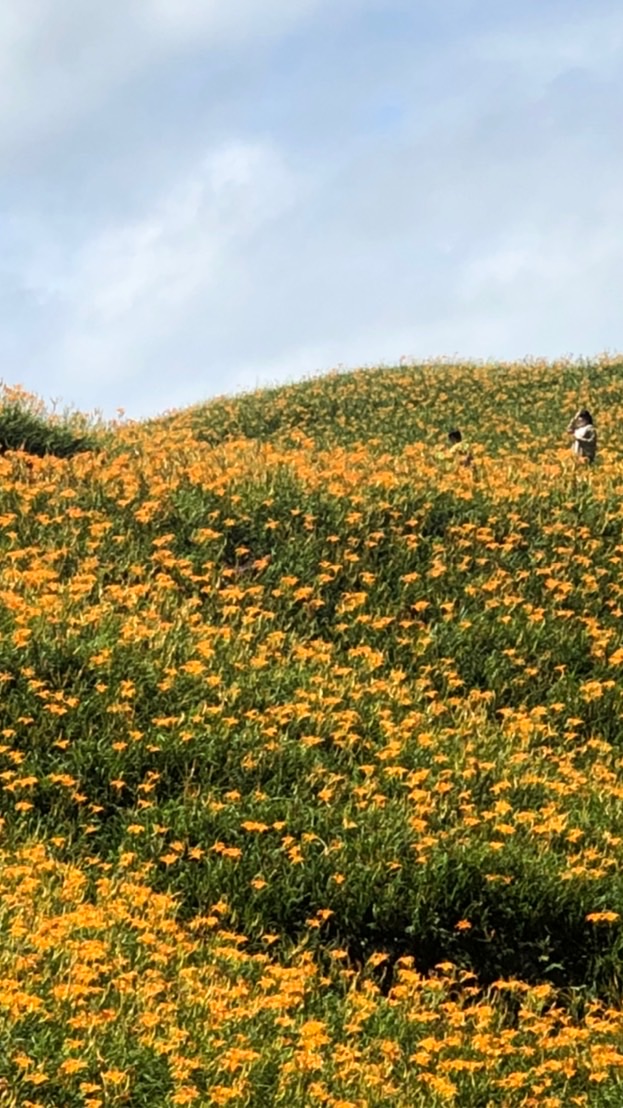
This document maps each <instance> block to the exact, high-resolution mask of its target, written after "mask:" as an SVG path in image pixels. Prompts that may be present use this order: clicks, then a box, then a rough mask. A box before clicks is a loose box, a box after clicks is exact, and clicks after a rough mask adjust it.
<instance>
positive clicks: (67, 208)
mask: <svg viewBox="0 0 623 1108" xmlns="http://www.w3.org/2000/svg"><path fill="white" fill-rule="evenodd" d="M621 74H623V8H622V7H621V5H620V4H619V3H618V2H610V0H591V2H590V3H589V2H588V0H582V2H580V0H564V2H562V0H521V3H520V2H519V0H434V2H433V0H408V2H407V0H296V2H295V3H294V2H293V0H228V2H227V3H226V4H223V3H216V2H215V0H123V2H121V0H108V2H107V3H106V4H96V3H95V2H94V0H3V4H2V7H1V10H0V168H1V170H2V172H1V174H0V359H1V361H0V377H1V378H2V379H3V380H4V381H6V382H8V383H18V382H19V383H21V384H23V385H24V386H25V387H27V388H29V389H31V390H32V391H35V392H38V393H39V394H40V395H42V396H44V397H45V398H46V399H50V398H52V399H58V400H60V401H61V402H63V403H66V404H73V405H75V406H77V407H79V408H81V409H83V410H86V411H92V410H95V409H99V410H100V411H102V412H104V413H105V414H106V415H110V414H113V413H114V411H115V409H116V408H118V407H122V408H124V409H125V410H126V412H127V414H128V415H129V416H132V417H135V418H137V417H141V416H146V415H149V414H153V413H156V412H160V411H163V410H165V409H167V408H171V407H178V406H184V405H186V404H191V403H194V402H198V401H200V400H202V399H206V398H208V397H210V396H214V395H217V394H221V393H223V392H232V391H234V390H239V389H246V388H254V387H255V386H257V385H261V384H265V383H266V384H268V383H274V382H277V381H284V380H292V379H295V378H297V377H300V376H302V375H305V374H310V373H315V372H322V371H325V370H328V369H330V368H333V367H335V366H338V365H344V366H358V365H368V364H374V363H392V362H394V363H395V362H397V361H398V360H399V359H400V358H405V359H413V360H417V359H419V358H428V357H434V356H441V355H444V356H453V355H457V356H460V357H461V358H469V357H473V358H489V357H493V358H521V357H524V356H527V355H529V356H540V355H545V356H549V357H554V356H557V355H564V354H575V355H578V356H580V355H590V354H595V353H598V352H601V351H603V350H610V351H612V350H618V349H621V348H623V341H622V335H621V331H622V326H623V321H622V314H621V306H620V301H621V290H622V288H623V189H622V188H621V185H620V181H621V178H622V176H623V130H622V127H621V121H622V120H623V78H622V77H621Z"/></svg>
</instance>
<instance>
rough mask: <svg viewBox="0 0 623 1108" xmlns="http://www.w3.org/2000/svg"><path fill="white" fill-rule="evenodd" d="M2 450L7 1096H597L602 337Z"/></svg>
mask: <svg viewBox="0 0 623 1108" xmlns="http://www.w3.org/2000/svg"><path fill="white" fill-rule="evenodd" d="M582 405H585V406H587V407H589V408H590V409H591V411H592V412H593V414H594V417H595V421H596V424H597V429H598V434H599V450H598V455H597V460H596V463H595V465H594V466H587V465H582V464H578V463H577V461H576V460H575V459H574V458H573V456H572V454H571V452H570V449H569V441H568V437H567V436H566V435H565V427H566V424H567V423H568V421H569V419H570V417H571V416H572V415H573V413H574V412H575V410H576V409H577V408H578V407H579V406H582ZM454 426H458V427H460V428H461V429H462V431H463V433H464V435H465V437H466V439H467V440H468V441H469V445H470V449H471V452H472V456H473V462H472V464H471V465H469V466H465V465H462V464H460V463H459V462H457V459H456V457H453V456H452V455H451V454H450V453H449V451H448V450H447V448H446V443H445V437H446V435H447V432H448V430H449V429H450V428H451V427H454ZM0 450H1V453H0V930H1V935H0V1044H1V1049H0V1105H1V1106H3V1108H4V1106H6V1108H22V1106H23V1108H49V1106H62V1108H108V1106H113V1105H115V1106H117V1105H119V1106H121V1105H124V1106H127V1108H161V1106H162V1108H165V1106H166V1108H169V1106H174V1105H195V1106H198V1108H199V1106H216V1105H229V1106H231V1108H271V1106H273V1105H274V1106H275V1108H281V1106H283V1108H286V1106H287V1108H316V1106H318V1108H323V1106H326V1108H390V1106H391V1108H428V1106H432V1108H438V1106H439V1108H442V1106H446V1105H457V1106H461V1108H462V1106H465V1108H492V1106H496V1108H497V1106H501V1108H537V1106H539V1108H563V1106H564V1108H567V1106H571V1105H582V1106H583V1105H595V1106H600V1108H601V1106H603V1108H606V1106H612V1108H615V1106H616V1108H618V1106H620V1104H621V1102H622V1098H623V961H622V959H623V849H622V848H623V680H622V678H623V496H622V494H623V359H617V358H616V357H615V356H604V357H602V358H599V359H595V360H594V361H593V362H584V361H576V360H572V359H569V360H566V361H561V362H559V363H555V364H554V363H545V362H541V361H536V360H535V361H532V362H525V363H521V364H518V365H495V364H486V365H485V364H483V365H471V364H465V365H459V364H450V363H446V362H438V363H431V364H427V365H423V366H406V365H405V366H402V367H397V368H392V369H390V368H387V369H379V370H367V371H360V372H355V373H336V374H330V375H328V376H326V377H322V378H317V379H312V380H307V381H304V382H302V383H300V384H297V385H291V386H287V387H281V388H275V389H269V390H263V391H259V392H257V393H252V394H248V395H244V396H240V397H234V398H225V399H221V400H216V401H213V402H211V403H208V404H206V405H203V406H197V407H195V408H191V409H188V410H184V411H180V412H173V413H168V414H166V415H164V416H163V417H162V418H159V419H153V420H147V421H144V422H133V421H129V420H119V421H118V422H116V423H114V424H105V423H103V422H98V421H89V420H87V419H86V417H80V416H75V415H73V416H59V417H57V416H55V415H54V414H52V415H50V414H49V413H46V411H45V409H44V407H43V406H42V405H41V404H40V403H39V402H38V401H36V400H35V399H34V398H32V397H28V396H27V395H26V394H25V393H23V392H21V391H20V390H16V389H9V388H5V390H4V393H3V394H2V395H0Z"/></svg>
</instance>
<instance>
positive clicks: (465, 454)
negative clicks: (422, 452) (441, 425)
mask: <svg viewBox="0 0 623 1108" xmlns="http://www.w3.org/2000/svg"><path fill="white" fill-rule="evenodd" d="M448 442H449V443H450V447H449V450H448V453H449V454H450V457H451V458H454V459H456V461H457V462H458V464H459V465H462V466H471V464H472V461H473V455H472V452H471V449H470V447H469V443H466V442H465V439H464V438H463V435H462V434H461V432H460V431H459V429H458V427H456V428H455V429H454V430H453V431H448Z"/></svg>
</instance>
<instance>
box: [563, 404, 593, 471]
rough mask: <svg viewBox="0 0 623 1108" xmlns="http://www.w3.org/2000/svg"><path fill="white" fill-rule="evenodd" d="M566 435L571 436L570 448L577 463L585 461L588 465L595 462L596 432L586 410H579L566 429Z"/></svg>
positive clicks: (589, 414) (590, 416) (591, 418)
mask: <svg viewBox="0 0 623 1108" xmlns="http://www.w3.org/2000/svg"><path fill="white" fill-rule="evenodd" d="M567 434H568V435H573V445H572V447H571V449H572V451H573V453H574V454H575V456H576V458H577V459H578V461H584V460H586V461H587V462H588V463H589V465H592V463H593V462H594V461H595V454H596V453H597V431H596V430H595V425H594V423H593V417H592V415H591V413H590V412H589V410H588V408H580V410H579V412H576V414H575V415H574V417H573V419H572V420H571V423H570V424H569V426H568V427H567Z"/></svg>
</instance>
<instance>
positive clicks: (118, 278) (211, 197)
mask: <svg viewBox="0 0 623 1108" xmlns="http://www.w3.org/2000/svg"><path fill="white" fill-rule="evenodd" d="M303 188H304V183H303V182H302V181H301V180H300V179H299V178H297V176H296V175H295V174H293V173H292V172H291V171H290V170H289V169H288V167H287V165H286V164H285V163H284V161H283V159H282V158H281V156H280V155H279V153H278V152H277V151H275V150H273V149H271V148H270V147H268V146H265V145H261V144H259V143H255V144H252V143H244V142H238V143H230V144H227V145H225V146H223V147H220V148H217V149H215V150H214V151H212V152H211V153H210V154H209V155H208V156H207V157H205V158H204V159H203V160H202V162H201V163H200V165H199V166H198V167H197V168H196V170H195V171H194V172H193V173H192V174H191V175H190V176H189V177H187V178H186V179H184V180H182V181H181V182H179V183H178V184H177V186H176V187H175V189H174V190H173V191H172V192H171V193H170V194H169V195H167V196H165V197H163V198H162V199H161V200H160V202H159V203H157V204H156V205H155V206H154V208H153V209H152V211H150V212H149V213H148V214H147V215H146V216H145V217H144V218H143V219H141V220H140V221H139V222H135V223H130V224H126V225H123V224H122V225H121V226H117V227H113V228H111V229H109V230H107V231H105V232H103V233H101V234H98V235H97V236H95V237H94V238H93V239H92V240H90V241H88V242H87V243H85V245H84V246H83V247H82V248H81V249H80V250H79V251H78V253H77V254H76V256H75V257H74V258H73V259H72V260H71V263H70V265H69V266H68V269H67V272H66V274H65V277H64V279H63V280H62V281H61V282H60V283H57V286H56V289H57V293H58V294H59V299H60V304H59V307H60V308H61V310H62V311H63V312H64V313H65V318H66V329H65V333H64V336H63V339H62V345H61V350H60V352H59V353H58V360H59V361H60V363H61V364H62V366H63V373H64V375H65V377H66V379H68V380H70V381H74V382H76V381H79V380H81V379H84V377H85V376H87V377H88V376H89V375H90V376H91V377H93V378H94V379H95V378H96V379H97V380H98V382H99V383H100V384H101V382H102V380H104V379H107V380H110V379H118V378H122V377H124V376H126V377H127V375H128V373H130V374H132V375H136V376H140V373H141V371H145V369H146V364H147V362H148V360H149V358H150V356H153V355H154V353H155V351H156V350H157V347H158V344H159V342H160V341H161V339H162V337H163V336H165V337H166V336H169V335H171V333H175V330H176V328H177V327H180V326H181V327H183V326H184V317H185V316H186V315H188V314H189V313H192V312H193V310H198V311H201V301H202V299H203V300H209V298H210V295H211V294H212V293H213V290H214V289H215V288H216V287H218V285H219V283H220V282H221V281H222V280H223V279H224V278H225V276H226V273H227V270H228V268H229V267H231V266H232V265H235V266H236V267H240V269H241V270H242V269H243V267H244V257H243V256H242V257H241V254H242V255H243V254H244V250H245V249H246V248H247V246H248V242H249V239H250V238H252V236H253V235H254V233H255V232H256V231H257V230H258V229H259V228H262V227H264V226H265V225H266V224H267V223H270V221H272V220H274V219H275V218H277V217H279V216H280V215H281V214H282V213H283V212H284V211H286V210H287V209H288V207H289V206H290V205H291V204H292V203H293V202H294V199H295V198H298V197H299V196H300V193H301V190H302V189H303ZM239 276H240V279H241V280H242V281H243V280H244V275H243V273H242V272H240V274H239ZM239 291H240V290H239Z"/></svg>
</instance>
